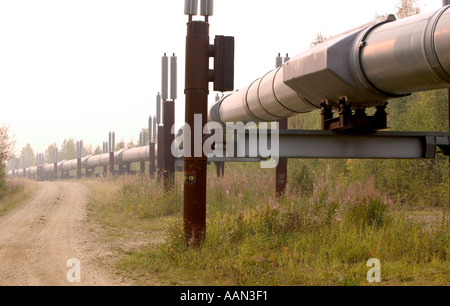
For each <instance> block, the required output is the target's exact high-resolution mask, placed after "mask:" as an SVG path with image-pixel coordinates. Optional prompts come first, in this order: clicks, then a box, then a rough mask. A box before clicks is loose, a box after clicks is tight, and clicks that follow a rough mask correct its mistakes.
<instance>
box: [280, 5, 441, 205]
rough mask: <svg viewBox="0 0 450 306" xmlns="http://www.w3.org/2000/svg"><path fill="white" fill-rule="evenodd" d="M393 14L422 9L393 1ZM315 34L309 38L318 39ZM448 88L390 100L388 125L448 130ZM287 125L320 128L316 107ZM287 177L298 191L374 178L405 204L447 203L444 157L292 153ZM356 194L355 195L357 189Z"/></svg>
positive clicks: (304, 192) (404, 14)
mask: <svg viewBox="0 0 450 306" xmlns="http://www.w3.org/2000/svg"><path fill="white" fill-rule="evenodd" d="M397 10H398V11H397V18H399V19H401V18H405V17H409V16H412V15H415V14H418V13H419V12H420V9H419V8H418V7H417V1H415V0H402V1H401V2H400V3H399V4H398V5H397ZM321 38H322V36H320V35H317V36H316V38H315V40H314V41H313V43H312V44H316V43H318V42H319V41H320V40H321ZM447 92H448V91H447V89H444V90H435V91H428V92H420V93H416V94H413V95H411V96H408V97H403V98H398V99H394V100H390V101H389V105H388V108H387V112H388V114H389V116H388V126H389V127H390V129H391V130H394V131H448V94H447ZM289 128H291V129H320V113H319V112H318V111H314V112H311V113H307V114H300V115H297V116H295V117H292V118H289ZM289 169H291V170H289V172H288V175H289V178H288V182H289V184H290V185H291V188H292V189H294V190H297V191H298V192H300V194H302V195H308V193H311V192H312V191H313V190H314V189H317V188H319V187H320V186H323V184H324V183H323V182H327V183H328V184H331V185H332V186H330V188H333V187H334V188H340V187H342V186H345V185H349V184H352V183H364V182H369V181H370V182H374V183H375V187H376V188H377V189H378V190H380V191H382V192H384V193H386V194H387V195H390V196H391V197H392V198H393V199H394V200H396V201H397V202H398V203H400V204H403V205H426V206H441V207H442V206H445V205H447V203H448V199H449V191H448V184H449V183H448V182H449V173H448V158H447V157H445V156H443V155H442V154H438V155H437V156H436V159H432V160H315V159H308V160H302V159H290V160H289ZM355 196H357V195H355Z"/></svg>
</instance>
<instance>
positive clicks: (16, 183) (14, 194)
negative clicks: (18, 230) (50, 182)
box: [0, 178, 38, 217]
mask: <svg viewBox="0 0 450 306" xmlns="http://www.w3.org/2000/svg"><path fill="white" fill-rule="evenodd" d="M37 186H38V184H37V183H36V182H35V181H32V180H25V179H19V178H14V179H7V180H6V184H5V189H4V190H5V193H4V195H3V197H0V217H1V216H4V215H6V214H7V213H8V212H9V211H10V210H11V209H13V208H14V207H16V206H17V205H19V204H20V203H22V202H23V201H25V200H27V199H28V198H29V197H30V196H31V195H32V194H33V192H34V191H35V190H36V188H37Z"/></svg>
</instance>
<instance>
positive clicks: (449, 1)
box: [442, 0, 450, 226]
mask: <svg viewBox="0 0 450 306" xmlns="http://www.w3.org/2000/svg"><path fill="white" fill-rule="evenodd" d="M446 5H450V0H442V6H446ZM448 129H449V132H450V88H448ZM448 145H449V147H450V136H449V137H448ZM447 217H448V224H449V226H450V156H449V158H448V202H447Z"/></svg>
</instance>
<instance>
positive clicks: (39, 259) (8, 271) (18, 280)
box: [0, 182, 127, 286]
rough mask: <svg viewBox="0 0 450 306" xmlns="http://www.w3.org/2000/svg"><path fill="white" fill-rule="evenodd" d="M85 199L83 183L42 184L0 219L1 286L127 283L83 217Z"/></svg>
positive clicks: (87, 192) (87, 191)
mask: <svg viewBox="0 0 450 306" xmlns="http://www.w3.org/2000/svg"><path fill="white" fill-rule="evenodd" d="M88 196H89V190H88V188H87V187H86V186H84V185H82V184H78V183H73V182H42V183H39V188H38V190H37V191H36V192H35V194H34V195H33V196H32V197H31V198H30V199H29V200H28V201H26V202H24V203H22V204H21V205H20V206H19V207H17V208H16V209H14V210H13V211H11V212H10V213H9V214H7V215H6V216H4V217H1V218H0V285H3V286H6V285H25V286H28V285H31V286H36V285H39V286H66V285H68V286H72V285H89V286H96V285H100V286H104V285H127V284H126V283H124V282H123V280H122V279H121V278H120V277H119V276H117V275H116V274H115V273H114V268H113V267H112V265H111V263H112V256H113V254H112V253H111V252H110V251H109V250H108V248H107V246H105V245H104V244H103V243H102V242H101V240H100V239H99V238H98V237H97V234H96V230H95V227H96V225H95V224H92V223H90V222H88V220H87V219H86V204H87V202H88ZM70 260H72V261H70ZM68 263H69V266H68ZM77 276H80V279H77ZM69 280H70V281H69ZM78 280H81V282H78Z"/></svg>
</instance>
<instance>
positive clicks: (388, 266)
mask: <svg viewBox="0 0 450 306" xmlns="http://www.w3.org/2000/svg"><path fill="white" fill-rule="evenodd" d="M214 172H215V171H209V173H210V174H209V177H208V198H207V205H208V206H207V235H206V240H205V242H204V244H203V245H202V246H201V247H188V246H186V243H185V241H184V234H183V224H182V219H183V216H182V191H181V186H182V181H181V176H180V177H177V190H178V191H176V192H174V193H171V194H165V195H163V191H162V188H161V186H160V185H159V184H158V183H157V182H156V180H151V179H149V178H148V177H146V176H136V177H123V178H115V179H104V180H96V181H86V182H85V183H86V184H87V185H88V186H89V187H90V188H91V189H92V190H93V191H95V192H94V194H95V197H94V198H93V199H91V206H90V207H91V212H92V215H93V216H94V215H95V217H96V218H97V220H100V222H102V223H103V224H104V227H105V229H106V232H107V236H106V237H107V238H106V239H108V240H110V242H113V241H115V242H116V243H115V244H114V245H116V248H118V249H119V250H120V254H121V258H120V260H119V261H118V264H117V265H118V267H119V269H120V270H121V271H122V272H123V274H124V276H128V277H131V278H133V279H134V280H135V281H136V282H137V283H138V284H143V285H152V284H163V285H269V286H270V285H370V284H369V283H368V281H367V278H366V275H367V272H368V270H369V268H368V267H367V265H366V263H367V261H368V260H369V259H370V258H378V259H379V260H380V262H381V283H380V284H381V285H449V284H450V264H449V262H450V261H449V256H450V231H449V224H448V221H447V220H448V218H446V216H445V214H444V212H443V210H442V209H439V208H435V207H434V208H432V209H431V208H430V209H429V210H424V209H421V210H420V211H418V209H417V208H414V209H413V210H412V209H411V208H410V207H408V208H406V207H404V206H402V205H400V204H397V203H396V202H395V201H393V200H392V199H389V198H388V197H386V196H384V195H383V194H382V193H380V192H378V191H377V190H376V188H375V187H374V184H373V181H371V180H369V181H365V182H360V183H358V184H350V185H347V186H337V184H331V183H330V182H327V181H322V182H321V183H320V184H317V185H316V186H315V189H314V190H313V192H312V193H310V194H308V195H307V196H302V195H301V194H298V193H294V192H292V191H288V193H287V195H286V197H285V198H283V199H277V198H275V197H274V196H273V182H272V179H273V174H271V172H270V174H269V172H268V170H262V169H259V168H257V167H255V165H248V164H247V165H246V164H229V165H228V164H227V168H226V173H225V178H223V179H220V178H217V177H215V175H214ZM117 241H120V243H117Z"/></svg>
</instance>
